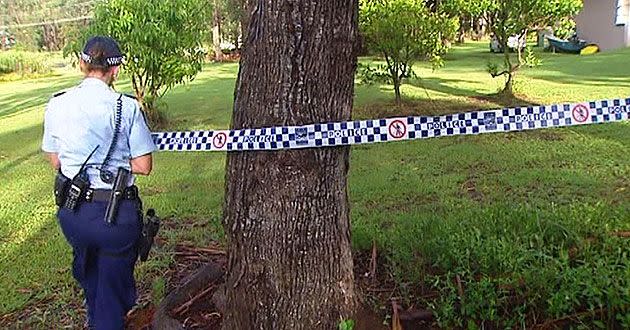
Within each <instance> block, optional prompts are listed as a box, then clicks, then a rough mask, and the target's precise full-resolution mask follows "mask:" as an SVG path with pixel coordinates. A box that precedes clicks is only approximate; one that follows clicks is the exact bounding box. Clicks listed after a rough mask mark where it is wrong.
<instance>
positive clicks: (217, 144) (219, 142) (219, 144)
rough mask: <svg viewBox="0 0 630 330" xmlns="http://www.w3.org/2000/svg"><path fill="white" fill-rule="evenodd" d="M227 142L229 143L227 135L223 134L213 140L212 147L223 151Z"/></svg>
mask: <svg viewBox="0 0 630 330" xmlns="http://www.w3.org/2000/svg"><path fill="white" fill-rule="evenodd" d="M226 141H227V135H225V133H223V132H221V133H219V134H217V135H215V136H214V137H213V138H212V145H213V146H214V147H215V148H217V149H221V148H223V146H224V145H225V142H226Z"/></svg>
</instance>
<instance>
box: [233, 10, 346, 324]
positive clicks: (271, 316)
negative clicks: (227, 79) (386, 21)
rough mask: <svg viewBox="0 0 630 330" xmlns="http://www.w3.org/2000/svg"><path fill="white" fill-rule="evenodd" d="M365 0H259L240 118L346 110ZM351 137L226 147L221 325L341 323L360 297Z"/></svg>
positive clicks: (263, 121)
mask: <svg viewBox="0 0 630 330" xmlns="http://www.w3.org/2000/svg"><path fill="white" fill-rule="evenodd" d="M357 15H358V1H357V0H346V1H331V0H321V1H312V0H311V1H306V0H278V1H264V0H258V1H257V2H256V4H255V9H254V11H253V15H252V17H251V18H250V19H251V21H250V24H249V31H248V34H247V36H248V37H247V40H246V41H245V43H246V44H245V45H244V48H243V53H242V57H241V63H240V70H239V75H238V80H237V84H236V92H235V103H234V115H233V119H232V120H233V121H232V127H233V128H234V129H240V128H249V127H265V126H279V125H301V124H307V123H314V122H327V121H340V120H349V119H350V113H351V109H352V101H353V90H354V72H355V69H356V49H357V48H356V46H357V44H356V41H357V38H358V34H357ZM348 160H349V149H348V148H347V147H341V148H322V149H309V150H294V151H278V152H231V153H229V154H228V159H227V171H226V194H225V196H226V197H225V204H224V205H225V206H224V227H225V231H226V233H227V236H228V252H229V265H228V276H227V281H226V288H227V293H226V294H227V305H226V311H225V315H224V321H223V329H230V330H234V329H273V330H276V329H309V330H310V329H326V330H328V329H336V328H337V325H338V323H339V321H340V320H341V319H348V318H352V316H353V312H354V309H355V306H356V299H355V293H354V278H353V273H352V268H353V266H352V265H353V264H352V255H351V249H350V223H349V205H348V195H347V189H346V183H347V172H348Z"/></svg>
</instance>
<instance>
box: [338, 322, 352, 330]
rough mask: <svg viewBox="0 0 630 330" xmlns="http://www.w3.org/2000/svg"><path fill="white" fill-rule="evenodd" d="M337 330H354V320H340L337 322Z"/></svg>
mask: <svg viewBox="0 0 630 330" xmlns="http://www.w3.org/2000/svg"><path fill="white" fill-rule="evenodd" d="M339 330H354V320H352V319H349V320H341V321H340V322H339Z"/></svg>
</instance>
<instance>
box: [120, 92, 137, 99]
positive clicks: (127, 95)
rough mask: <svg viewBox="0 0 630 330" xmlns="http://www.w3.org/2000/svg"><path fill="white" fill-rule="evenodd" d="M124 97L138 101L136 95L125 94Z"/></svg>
mask: <svg viewBox="0 0 630 330" xmlns="http://www.w3.org/2000/svg"><path fill="white" fill-rule="evenodd" d="M123 95H124V96H126V97H130V98H132V99H134V100H137V99H138V98H137V97H136V96H135V95H131V94H124V93H123Z"/></svg>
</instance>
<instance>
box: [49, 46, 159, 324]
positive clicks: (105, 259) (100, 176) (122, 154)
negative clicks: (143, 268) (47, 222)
mask: <svg viewBox="0 0 630 330" xmlns="http://www.w3.org/2000/svg"><path fill="white" fill-rule="evenodd" d="M122 62H123V55H122V53H121V51H120V48H119V46H118V44H117V43H116V41H115V40H113V39H112V38H109V37H104V36H96V37H92V38H90V39H89V40H88V41H87V43H86V45H85V47H84V49H83V52H82V53H81V59H80V66H81V71H82V72H83V73H84V75H85V77H84V79H83V81H82V82H81V83H80V84H79V85H78V86H76V87H74V88H72V89H70V90H68V91H66V92H63V93H58V94H57V95H55V96H54V97H53V98H52V99H51V100H50V101H49V103H48V105H47V108H46V114H45V118H44V136H43V142H42V150H43V151H44V152H46V153H47V155H48V157H49V160H50V163H51V165H52V167H53V168H55V169H57V170H59V171H60V173H59V174H58V177H61V178H64V180H69V181H70V184H73V183H74V182H75V181H76V182H85V183H87V185H82V184H79V183H77V184H76V185H77V186H79V188H81V187H83V190H81V189H77V190H78V191H79V193H78V194H75V195H73V196H74V197H77V196H78V197H77V200H78V202H77V203H76V205H72V206H70V207H68V203H67V199H68V198H69V197H67V196H66V195H64V196H62V197H63V198H65V199H66V204H65V206H64V204H63V201H61V203H62V204H60V205H62V206H61V207H60V208H59V210H58V212H57V218H58V219H59V224H60V226H61V229H62V231H63V234H64V236H65V237H66V239H67V241H68V243H69V244H70V245H71V246H72V250H73V255H74V260H73V264H72V273H73V276H74V278H75V279H76V280H77V281H78V282H79V283H80V285H81V287H82V288H83V292H84V295H85V300H86V305H87V311H88V321H87V322H88V324H87V325H88V327H89V328H90V329H99V330H100V329H123V327H124V317H125V315H126V314H127V312H128V311H129V310H130V309H131V308H132V306H133V305H134V304H135V300H136V289H135V280H134V276H133V270H134V265H135V261H136V256H137V251H136V245H137V243H138V240H139V237H140V235H141V230H142V219H141V214H139V209H141V207H140V205H141V204H140V200H139V198H138V196H137V188H135V186H134V177H133V175H129V178H128V180H127V182H126V183H125V185H126V186H128V187H127V188H124V194H123V195H122V196H123V197H122V201H121V202H120V203H119V207H118V210H117V213H116V216H115V218H114V221H112V222H111V223H106V221H105V220H104V216H105V213H106V209H107V207H108V204H109V201H110V200H111V196H112V191H111V190H112V184H113V182H114V178H113V176H115V175H116V173H117V170H118V169H119V168H122V169H123V170H129V171H131V173H132V174H139V175H148V174H149V173H150V172H151V169H152V158H151V153H152V152H153V151H155V149H156V147H155V144H154V143H153V140H152V139H151V133H150V131H149V129H148V127H147V124H146V122H145V119H144V116H143V114H142V112H141V109H140V106H139V104H138V102H136V100H135V99H133V98H132V97H128V96H124V95H121V94H119V93H116V92H115V91H114V90H113V89H112V83H113V82H114V81H115V80H116V78H117V76H118V72H119V68H120V65H121V64H122ZM84 163H85V166H82V165H83V164H84ZM121 171H122V170H121ZM73 188H74V186H73V187H72V188H71V189H70V190H72V189H73ZM64 189H65V190H63V191H64V193H68V189H67V186H65V188H64ZM56 193H57V190H56ZM70 194H72V192H71V193H70ZM73 206H74V208H72V207H73Z"/></svg>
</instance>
